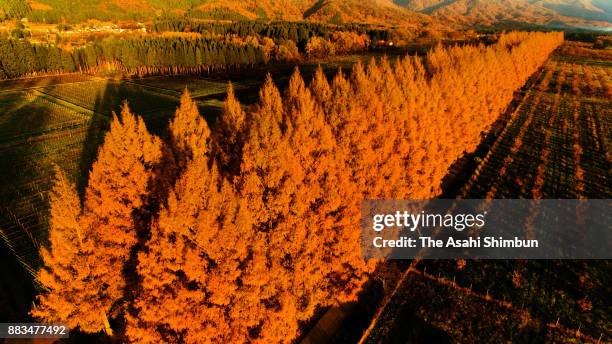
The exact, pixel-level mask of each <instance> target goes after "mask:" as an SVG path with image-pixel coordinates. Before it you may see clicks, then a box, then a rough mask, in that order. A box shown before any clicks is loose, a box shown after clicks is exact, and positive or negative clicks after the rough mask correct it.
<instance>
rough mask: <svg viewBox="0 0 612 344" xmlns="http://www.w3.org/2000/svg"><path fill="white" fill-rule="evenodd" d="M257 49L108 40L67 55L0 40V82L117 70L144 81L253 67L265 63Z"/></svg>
mask: <svg viewBox="0 0 612 344" xmlns="http://www.w3.org/2000/svg"><path fill="white" fill-rule="evenodd" d="M264 60H265V59H264V54H263V51H262V48H261V47H256V46H254V45H251V44H240V45H236V44H231V43H227V42H224V41H220V40H215V39H189V38H183V37H151V38H132V39H114V38H112V37H111V38H107V39H103V40H101V41H96V42H94V43H92V44H88V45H86V46H83V47H80V48H76V49H73V50H71V51H69V50H66V49H62V48H60V47H56V46H53V45H42V44H32V43H30V42H28V41H27V40H15V39H3V38H0V78H15V77H19V76H23V75H29V74H36V73H53V72H74V71H87V72H98V71H100V70H102V69H111V70H118V71H122V72H126V73H130V74H137V75H144V74H152V73H157V72H159V71H168V70H169V71H174V72H176V73H189V72H202V71H209V70H215V69H225V68H238V67H246V66H253V65H256V64H260V63H263V62H264Z"/></svg>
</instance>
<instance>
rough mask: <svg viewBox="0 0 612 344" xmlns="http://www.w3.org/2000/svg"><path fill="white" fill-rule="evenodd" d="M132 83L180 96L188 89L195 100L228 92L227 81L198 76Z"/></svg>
mask: <svg viewBox="0 0 612 344" xmlns="http://www.w3.org/2000/svg"><path fill="white" fill-rule="evenodd" d="M130 82H132V83H135V84H138V85H142V86H145V87H150V88H153V89H157V90H163V91H172V92H174V93H175V94H176V95H180V94H181V92H183V90H184V89H185V88H187V89H189V92H190V93H191V96H192V97H193V98H198V97H206V96H210V95H216V94H225V92H226V90H227V82H226V81H223V80H212V79H210V78H201V77H197V76H170V77H150V78H145V79H133V80H130ZM233 86H234V89H236V90H240V89H243V88H244V87H246V85H243V84H242V83H235V84H234V85H233Z"/></svg>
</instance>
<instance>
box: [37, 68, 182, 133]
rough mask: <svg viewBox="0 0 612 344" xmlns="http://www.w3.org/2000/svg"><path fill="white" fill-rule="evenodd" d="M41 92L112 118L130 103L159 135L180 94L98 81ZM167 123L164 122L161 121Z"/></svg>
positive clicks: (109, 81)
mask: <svg viewBox="0 0 612 344" xmlns="http://www.w3.org/2000/svg"><path fill="white" fill-rule="evenodd" d="M40 92H42V93H44V94H46V95H49V96H52V97H56V98H58V99H60V100H62V101H65V102H67V103H69V104H71V105H73V106H76V107H80V108H83V109H87V110H89V111H92V112H94V113H97V114H100V115H103V116H110V115H111V114H112V113H113V112H117V113H118V112H119V111H120V109H121V104H122V103H123V102H124V101H127V102H128V104H129V105H130V109H131V110H132V111H133V112H135V113H137V114H139V115H141V116H143V118H144V119H145V121H147V122H148V123H147V124H149V127H150V129H151V130H152V131H154V132H157V131H158V130H160V129H161V128H160V126H163V125H164V124H165V122H167V119H168V118H169V117H170V116H171V114H172V113H173V112H174V109H175V108H176V106H177V105H178V99H177V98H178V94H172V95H170V94H163V93H160V92H159V91H154V90H152V89H150V88H146V87H143V86H140V85H136V84H132V83H126V82H121V81H115V80H95V81H85V82H80V83H69V84H60V85H55V86H51V87H45V88H41V89H40ZM160 117H163V118H165V120H163V121H162V118H160Z"/></svg>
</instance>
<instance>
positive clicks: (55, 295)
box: [31, 166, 112, 334]
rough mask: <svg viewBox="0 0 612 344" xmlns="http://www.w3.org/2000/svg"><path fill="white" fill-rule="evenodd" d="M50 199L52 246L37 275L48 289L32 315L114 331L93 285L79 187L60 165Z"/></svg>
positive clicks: (90, 245) (90, 250)
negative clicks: (77, 190)
mask: <svg viewBox="0 0 612 344" xmlns="http://www.w3.org/2000/svg"><path fill="white" fill-rule="evenodd" d="M49 201H50V205H51V207H50V214H49V215H50V220H49V225H50V226H49V243H50V247H49V248H43V249H42V250H41V256H42V259H43V261H44V264H45V265H44V267H43V268H42V269H41V270H40V271H39V272H38V276H37V279H38V281H39V282H40V284H41V285H42V286H43V287H44V288H45V292H44V293H43V294H41V295H39V296H38V298H37V302H38V304H37V305H36V306H35V307H34V308H33V309H32V311H31V314H32V316H33V317H34V318H36V319H39V320H41V321H43V322H48V323H63V324H66V325H68V326H69V327H71V328H80V329H81V330H82V331H85V332H99V331H101V330H104V331H106V332H107V333H108V334H111V333H112V332H111V330H110V327H109V325H108V320H107V318H106V314H105V313H104V311H103V309H102V307H101V306H102V305H101V303H100V300H99V299H98V297H97V290H96V288H94V287H93V286H92V284H91V282H92V280H91V268H90V264H91V263H92V255H93V250H94V243H93V242H92V240H91V237H90V236H89V232H88V231H87V228H85V227H84V226H83V223H82V220H81V202H80V200H79V197H78V195H77V193H76V190H75V187H74V185H73V184H72V183H70V182H69V181H68V179H67V178H66V176H65V175H64V173H63V172H62V171H61V170H60V168H59V167H58V166H56V167H55V183H54V185H53V188H52V189H51V192H50V193H49Z"/></svg>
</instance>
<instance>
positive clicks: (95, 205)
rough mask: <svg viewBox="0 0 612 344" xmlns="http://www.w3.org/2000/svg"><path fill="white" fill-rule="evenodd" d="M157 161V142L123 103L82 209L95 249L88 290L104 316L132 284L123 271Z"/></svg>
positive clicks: (145, 217) (145, 211) (145, 214)
mask: <svg viewBox="0 0 612 344" xmlns="http://www.w3.org/2000/svg"><path fill="white" fill-rule="evenodd" d="M160 159H161V141H160V140H159V138H157V137H155V136H153V135H151V134H149V133H148V131H147V129H146V127H145V124H144V122H143V120H142V118H140V117H137V116H135V115H133V114H132V113H131V112H130V110H129V108H128V105H127V103H126V104H124V105H123V109H122V111H121V116H120V117H118V116H115V115H113V121H112V123H111V126H110V131H109V132H108V134H107V135H106V137H105V139H104V143H103V145H102V147H101V148H100V150H99V152H98V159H97V161H96V162H95V163H94V164H93V167H92V170H91V172H90V175H89V183H88V185H87V189H86V192H85V202H84V209H83V212H84V214H83V219H84V226H85V227H86V228H87V233H88V235H89V236H90V238H89V240H91V242H92V244H93V245H94V249H93V262H92V264H90V266H91V276H90V277H91V284H90V285H89V287H90V288H92V289H93V290H96V291H97V294H98V295H97V298H98V309H99V311H100V312H104V313H105V314H107V315H108V314H110V312H111V311H112V310H113V306H114V305H115V304H116V302H117V301H119V300H121V299H122V298H123V297H124V296H125V295H126V288H125V287H126V284H128V283H129V282H132V283H133V281H126V278H125V276H126V269H129V268H131V267H130V266H128V265H129V261H130V257H131V256H132V255H133V252H134V249H135V247H136V245H137V243H138V234H139V232H144V231H145V228H143V227H144V226H146V224H147V222H148V216H149V213H148V209H147V204H148V200H149V195H150V190H151V188H152V185H151V182H152V181H153V180H154V178H153V177H154V176H153V170H154V169H155V167H156V166H157V165H158V164H159V162H160ZM132 268H133V267H132ZM128 288H129V286H128Z"/></svg>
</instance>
